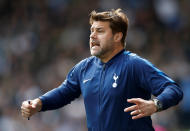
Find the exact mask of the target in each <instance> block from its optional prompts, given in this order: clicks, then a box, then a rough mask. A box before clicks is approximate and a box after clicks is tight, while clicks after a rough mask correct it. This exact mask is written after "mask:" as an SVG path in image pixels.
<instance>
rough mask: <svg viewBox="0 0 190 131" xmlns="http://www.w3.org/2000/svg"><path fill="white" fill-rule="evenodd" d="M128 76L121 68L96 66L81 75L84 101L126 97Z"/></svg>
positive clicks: (124, 69)
mask: <svg viewBox="0 0 190 131" xmlns="http://www.w3.org/2000/svg"><path fill="white" fill-rule="evenodd" d="M129 79H130V76H129V75H128V70H127V68H123V66H117V65H112V66H107V65H103V66H97V67H95V68H90V69H88V70H86V71H85V72H84V73H83V76H82V81H81V91H82V95H83V97H84V99H88V98H94V99H96V98H102V99H115V98H118V99H119V98H121V97H124V96H125V95H126V92H127V85H128V82H129Z"/></svg>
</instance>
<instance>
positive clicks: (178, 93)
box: [135, 59, 183, 110]
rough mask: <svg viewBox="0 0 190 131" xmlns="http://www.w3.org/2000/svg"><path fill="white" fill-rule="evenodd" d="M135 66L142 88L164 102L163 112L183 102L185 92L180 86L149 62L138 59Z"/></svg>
mask: <svg viewBox="0 0 190 131" xmlns="http://www.w3.org/2000/svg"><path fill="white" fill-rule="evenodd" d="M135 66H136V69H137V72H136V73H138V79H139V82H140V85H141V87H142V88H144V89H145V90H148V91H149V92H150V93H151V94H153V95H154V96H156V98H157V99H158V100H160V101H161V102H162V104H163V110H164V109H167V108H169V107H171V106H174V105H177V104H178V103H179V102H180V101H181V100H182V98H183V92H182V90H181V88H180V87H179V85H178V84H177V83H176V82H175V81H173V80H172V79H171V78H169V77H168V76H167V75H166V74H165V73H163V72H162V71H160V70H159V69H157V68H156V67H155V66H154V65H152V64H151V63H150V62H149V61H147V60H145V59H138V60H137V61H136V62H135Z"/></svg>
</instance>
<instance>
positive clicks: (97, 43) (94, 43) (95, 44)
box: [90, 40, 100, 47]
mask: <svg viewBox="0 0 190 131" xmlns="http://www.w3.org/2000/svg"><path fill="white" fill-rule="evenodd" d="M90 44H91V47H95V46H100V44H99V42H98V41H95V40H92V41H91V42H90Z"/></svg>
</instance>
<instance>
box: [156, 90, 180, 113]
mask: <svg viewBox="0 0 190 131" xmlns="http://www.w3.org/2000/svg"><path fill="white" fill-rule="evenodd" d="M182 98H183V92H182V90H181V89H180V88H179V87H178V86H173V87H167V88H165V89H164V90H163V92H162V93H161V94H160V95H158V96H157V99H158V100H159V101H161V102H162V105H163V110H165V109H167V108H169V107H171V106H174V105H177V104H178V103H179V102H180V101H181V100H182Z"/></svg>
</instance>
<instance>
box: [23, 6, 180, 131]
mask: <svg viewBox="0 0 190 131" xmlns="http://www.w3.org/2000/svg"><path fill="white" fill-rule="evenodd" d="M90 24H91V29H90V30H91V34H90V42H89V44H90V52H91V55H92V56H91V57H89V58H87V59H85V60H82V61H81V62H80V63H78V64H77V65H76V66H75V67H73V69H72V70H71V71H70V72H69V74H68V76H67V78H66V80H65V81H64V82H63V83H62V84H61V85H60V86H59V87H58V88H56V89H53V90H51V91H49V92H47V93H46V94H44V95H42V96H40V97H39V98H36V99H34V100H30V101H24V102H23V104H22V106H21V111H22V116H23V117H25V118H28V117H31V116H32V115H33V114H35V113H36V112H39V111H46V110H53V109H57V108H60V107H62V106H64V105H66V104H69V103H70V102H71V101H72V100H74V99H75V98H77V97H79V96H80V94H82V96H83V98H84V103H85V109H86V116H87V126H88V130H89V131H141V130H144V131H153V130H154V129H153V127H152V121H151V118H150V116H151V115H152V114H153V113H156V112H158V111H161V110H165V109H167V108H169V107H171V106H174V105H176V104H178V103H179V101H180V100H181V99H182V97H183V93H182V91H181V89H180V88H179V87H178V85H177V84H176V83H175V82H174V81H173V80H171V79H170V78H169V77H168V76H166V75H165V74H164V73H163V72H161V71H160V70H159V69H157V68H155V67H154V66H153V65H152V64H151V63H149V62H148V61H147V60H145V59H142V58H141V57H139V56H137V55H135V54H133V53H130V52H128V51H125V50H124V43H125V37H126V34H127V29H128V19H127V16H126V15H125V14H124V13H123V12H122V10H121V9H117V10H112V11H107V12H99V13H97V12H95V11H93V12H92V13H91V15H90ZM151 94H153V95H154V96H155V99H151Z"/></svg>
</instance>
